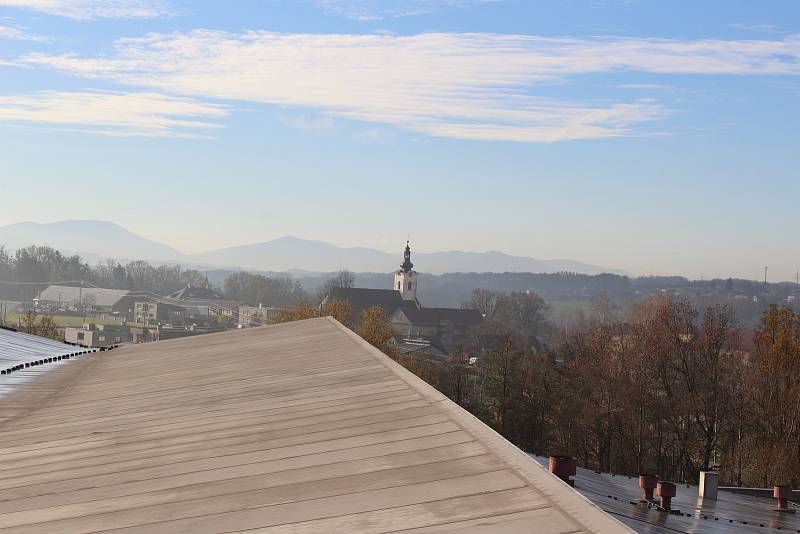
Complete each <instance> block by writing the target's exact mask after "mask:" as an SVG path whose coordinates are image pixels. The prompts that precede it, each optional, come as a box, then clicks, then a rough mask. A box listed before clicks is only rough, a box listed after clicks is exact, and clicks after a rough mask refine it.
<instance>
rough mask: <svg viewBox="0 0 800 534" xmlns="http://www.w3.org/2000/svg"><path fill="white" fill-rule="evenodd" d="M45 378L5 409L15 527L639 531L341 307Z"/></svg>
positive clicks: (2, 523) (88, 361) (5, 473)
mask: <svg viewBox="0 0 800 534" xmlns="http://www.w3.org/2000/svg"><path fill="white" fill-rule="evenodd" d="M68 369H69V370H70V371H69V372H66V371H67V370H68ZM35 387H38V388H41V390H42V392H43V393H42V395H40V396H38V397H37V396H36V395H34V394H33V393H35V391H33V390H30V389H29V390H28V392H27V395H26V396H19V397H17V396H15V397H12V400H13V401H14V403H15V405H16V406H17V407H18V408H19V410H20V412H21V414H22V415H21V416H19V417H17V418H16V419H14V420H10V421H6V422H5V423H0V456H2V457H3V458H4V460H5V461H4V462H2V463H0V529H1V530H3V532H9V533H22V532H28V533H35V532H91V531H98V530H107V529H115V532H152V531H160V532H192V533H203V532H223V531H224V532H231V531H237V530H238V531H243V530H257V531H259V532H294V533H300V532H342V533H344V532H348V533H349V532H387V531H397V530H405V531H412V532H448V531H449V532H455V531H458V532H493V531H495V532H496V531H498V529H499V530H502V531H506V532H543V531H548V532H602V533H611V532H624V531H626V528H625V527H624V526H623V525H622V524H621V523H618V522H617V521H616V520H614V519H612V518H611V517H610V516H608V515H607V514H605V513H603V512H602V511H601V510H600V509H599V508H597V507H596V506H594V505H593V504H591V503H590V502H589V501H588V500H587V499H585V498H584V497H582V496H581V495H579V494H578V493H577V492H575V491H573V490H572V489H571V488H569V487H568V486H567V485H566V484H564V483H563V482H561V481H560V480H558V479H557V478H555V477H553V476H552V475H550V474H549V473H548V472H547V471H546V470H545V469H543V468H542V467H541V466H539V465H538V464H537V463H536V462H535V461H533V460H531V459H530V458H529V457H528V456H526V455H525V454H523V453H522V452H521V451H520V450H519V449H517V448H516V447H514V446H513V445H511V444H510V443H508V442H507V441H505V440H504V439H502V438H501V437H500V436H499V435H497V434H496V433H495V432H494V431H492V430H491V429H489V428H488V427H486V426H485V425H483V424H482V423H480V422H479V421H478V420H477V419H475V418H474V417H472V416H471V415H470V414H468V413H467V412H465V411H464V410H463V409H461V408H460V407H458V406H457V405H455V404H453V403H452V402H450V401H449V400H447V399H446V398H445V397H443V396H442V395H441V394H440V393H439V392H437V391H436V390H435V389H433V388H431V387H430V386H428V385H427V384H425V383H424V382H422V381H421V380H419V379H418V378H417V377H415V376H414V375H412V374H411V373H409V372H407V371H406V370H405V369H403V368H402V367H400V366H399V365H398V364H396V363H395V362H393V361H392V360H390V359H389V358H387V357H386V356H385V355H383V354H381V353H380V352H378V351H377V350H375V349H374V348H372V347H371V346H370V345H368V344H367V343H366V342H364V341H363V340H362V339H361V338H359V337H358V336H356V335H355V334H353V333H352V332H351V331H349V330H347V329H346V328H344V327H342V326H341V325H340V324H338V323H336V322H335V321H334V320H333V319H330V318H322V319H312V320H308V321H299V322H296V323H288V324H281V325H273V326H266V327H259V328H252V329H246V330H243V331H233V332H225V333H221V334H212V335H206V336H199V337H195V338H184V339H180V340H173V341H163V342H159V343H149V344H143V345H137V346H130V347H125V348H122V349H119V350H116V351H113V352H103V353H98V354H94V355H91V356H89V357H86V358H83V359H82V360H80V361H78V362H76V363H75V364H71V365H70V366H67V367H66V368H64V369H63V370H59V371H56V372H54V373H50V374H48V375H46V376H44V377H42V379H41V380H38V381H37V382H36V383H35ZM53 391H57V393H56V394H55V395H54V394H53ZM43 399H44V400H45V401H46V402H47V404H43V402H45V401H43ZM543 528H544V530H543ZM493 529H494V530H493Z"/></svg>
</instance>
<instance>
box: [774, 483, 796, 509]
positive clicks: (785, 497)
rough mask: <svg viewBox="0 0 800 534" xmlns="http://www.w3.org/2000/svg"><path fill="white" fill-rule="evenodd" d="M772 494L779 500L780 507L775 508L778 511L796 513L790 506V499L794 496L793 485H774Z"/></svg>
mask: <svg viewBox="0 0 800 534" xmlns="http://www.w3.org/2000/svg"><path fill="white" fill-rule="evenodd" d="M772 496H773V498H775V499H777V500H778V507H777V508H775V511H776V512H791V513H794V510H792V509H791V508H789V499H791V498H792V487H791V486H774V487H773V488H772Z"/></svg>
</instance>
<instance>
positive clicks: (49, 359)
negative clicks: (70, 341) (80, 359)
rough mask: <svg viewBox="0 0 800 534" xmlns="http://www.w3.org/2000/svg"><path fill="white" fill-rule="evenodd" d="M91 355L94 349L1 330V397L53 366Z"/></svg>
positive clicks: (4, 329)
mask: <svg viewBox="0 0 800 534" xmlns="http://www.w3.org/2000/svg"><path fill="white" fill-rule="evenodd" d="M89 352H94V349H87V348H83V347H76V346H74V345H67V344H66V343H62V342H60V341H54V340H52V339H47V338H44V337H39V336H32V335H30V334H25V333H23V332H15V331H13V330H9V329H6V328H0V398H1V397H2V396H3V395H7V394H9V393H11V392H12V391H14V390H15V389H16V388H17V387H19V385H20V384H24V383H26V382H29V381H31V380H32V379H34V378H36V377H37V376H39V375H41V374H42V373H43V372H46V371H49V370H52V369H53V366H58V365H61V364H62V363H66V361H67V360H68V359H71V358H73V357H76V356H78V355H81V354H88V353H89ZM0 402H2V401H0Z"/></svg>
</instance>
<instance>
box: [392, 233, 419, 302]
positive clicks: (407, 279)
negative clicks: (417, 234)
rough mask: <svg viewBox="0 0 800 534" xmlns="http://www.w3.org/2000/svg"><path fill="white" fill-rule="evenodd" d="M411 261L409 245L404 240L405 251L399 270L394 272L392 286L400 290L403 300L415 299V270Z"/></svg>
mask: <svg viewBox="0 0 800 534" xmlns="http://www.w3.org/2000/svg"><path fill="white" fill-rule="evenodd" d="M413 269H414V264H413V263H411V246H410V245H409V242H408V241H406V251H405V253H404V254H403V264H402V265H400V270H398V271H397V272H396V273H394V288H395V289H396V290H397V291H399V292H400V296H402V297H403V300H412V301H413V300H417V272H416V271H414V270H413Z"/></svg>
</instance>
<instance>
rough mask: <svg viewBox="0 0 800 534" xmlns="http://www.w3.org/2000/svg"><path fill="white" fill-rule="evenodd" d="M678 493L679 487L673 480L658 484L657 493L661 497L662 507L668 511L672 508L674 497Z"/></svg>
mask: <svg viewBox="0 0 800 534" xmlns="http://www.w3.org/2000/svg"><path fill="white" fill-rule="evenodd" d="M676 493H677V488H676V486H675V484H673V483H672V482H659V483H658V486H656V495H658V496H659V497H660V498H661V502H660V505H661V508H662V509H663V510H665V511H667V512H669V511H670V510H672V498H673V497H674V496H675V494H676Z"/></svg>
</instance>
